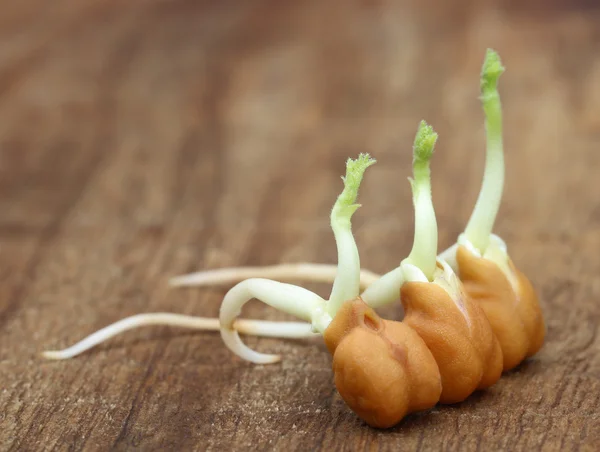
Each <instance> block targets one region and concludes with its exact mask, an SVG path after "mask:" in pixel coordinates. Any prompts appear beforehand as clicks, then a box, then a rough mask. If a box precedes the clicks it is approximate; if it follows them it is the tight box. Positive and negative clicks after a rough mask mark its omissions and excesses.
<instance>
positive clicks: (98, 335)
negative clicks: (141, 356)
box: [42, 312, 316, 360]
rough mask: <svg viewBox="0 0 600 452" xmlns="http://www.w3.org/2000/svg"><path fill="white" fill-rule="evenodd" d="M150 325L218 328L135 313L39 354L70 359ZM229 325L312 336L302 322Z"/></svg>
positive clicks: (213, 321)
mask: <svg viewBox="0 0 600 452" xmlns="http://www.w3.org/2000/svg"><path fill="white" fill-rule="evenodd" d="M151 325H159V326H172V327H179V328H192V329H197V330H204V331H219V329H220V324H219V319H217V318H206V317H194V316H189V315H182V314H171V313H167V312H156V313H150V314H137V315H133V316H131V317H126V318H124V319H121V320H119V321H118V322H115V323H113V324H111V325H108V326H106V327H104V328H102V329H101V330H98V331H96V332H95V333H92V334H91V335H89V336H88V337H86V338H84V339H82V340H81V341H79V342H77V343H76V344H74V345H72V346H71V347H68V348H66V349H64V350H52V351H46V352H43V353H42V356H44V357H45V358H48V359H55V360H60V359H69V358H73V357H75V356H77V355H80V354H81V353H83V352H85V351H87V350H89V349H91V348H93V347H95V346H97V345H99V344H101V343H102V342H105V341H107V340H109V339H110V338H112V337H114V336H116V335H118V334H121V333H124V332H125V331H129V330H133V329H136V328H140V327H144V326H151ZM233 327H234V328H235V329H236V330H237V331H239V332H240V333H242V334H250V335H254V336H264V337H278V338H294V339H299V338H305V337H312V336H316V334H315V333H313V332H312V330H311V325H310V324H309V323H304V322H274V321H264V320H236V321H235V322H234V325H233Z"/></svg>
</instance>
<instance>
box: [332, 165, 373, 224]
mask: <svg viewBox="0 0 600 452" xmlns="http://www.w3.org/2000/svg"><path fill="white" fill-rule="evenodd" d="M375 162H376V160H375V159H373V158H371V156H370V155H369V154H360V155H359V156H358V158H357V159H348V161H347V162H346V175H345V176H342V180H343V181H344V191H343V192H342V193H341V194H340V196H339V197H338V199H337V202H336V203H335V206H334V212H335V211H337V212H338V214H341V215H342V216H345V217H350V216H352V214H353V213H354V212H355V211H356V209H358V208H359V207H360V206H359V205H358V204H355V202H356V198H357V197H358V188H359V187H360V183H361V182H362V178H363V175H364V173H365V170H366V169H367V168H368V167H369V166H371V165H373V164H374V163H375Z"/></svg>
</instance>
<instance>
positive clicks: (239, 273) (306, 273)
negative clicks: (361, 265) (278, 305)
mask: <svg viewBox="0 0 600 452" xmlns="http://www.w3.org/2000/svg"><path fill="white" fill-rule="evenodd" d="M337 271H338V267H337V265H333V264H310V263H299V264H279V265H270V266H266V267H231V268H218V269H214V270H204V271H199V272H195V273H189V274H187V275H181V276H176V277H174V278H172V279H171V280H170V281H169V284H170V285H171V286H173V287H203V286H229V285H231V284H236V283H238V282H241V281H243V280H245V279H249V278H267V279H274V280H276V281H314V282H322V283H333V281H334V280H335V276H336V274H337ZM379 277H380V275H378V274H377V273H374V272H372V271H369V270H361V271H360V286H361V288H363V289H364V288H366V287H368V286H369V285H370V284H372V283H373V282H375V281H377V279H379Z"/></svg>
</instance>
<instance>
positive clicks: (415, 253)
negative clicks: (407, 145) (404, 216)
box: [405, 121, 438, 281]
mask: <svg viewBox="0 0 600 452" xmlns="http://www.w3.org/2000/svg"><path fill="white" fill-rule="evenodd" d="M437 138H438V135H437V133H435V132H434V130H433V128H432V127H431V126H428V125H427V123H426V122H425V121H421V123H420V124H419V130H418V131H417V135H416V137H415V143H414V145H413V177H414V179H411V181H410V182H411V188H412V193H413V204H414V209H415V235H414V241H413V247H412V250H411V252H410V254H409V256H408V257H407V258H406V259H405V262H407V263H409V264H412V265H414V266H415V267H417V268H419V269H420V270H421V271H422V272H423V273H424V274H425V276H426V277H427V279H428V280H429V281H432V280H433V274H434V272H435V269H436V257H437V256H436V254H437V241H438V237H437V221H436V218H435V210H434V208H433V201H432V199H431V171H430V169H429V163H430V160H431V157H432V155H433V151H434V148H435V143H436V141H437Z"/></svg>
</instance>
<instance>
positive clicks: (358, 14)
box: [0, 0, 600, 451]
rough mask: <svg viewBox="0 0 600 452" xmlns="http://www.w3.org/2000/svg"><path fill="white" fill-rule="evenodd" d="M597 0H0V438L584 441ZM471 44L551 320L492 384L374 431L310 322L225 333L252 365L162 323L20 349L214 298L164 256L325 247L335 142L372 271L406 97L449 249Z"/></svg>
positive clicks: (598, 344) (32, 447)
mask: <svg viewBox="0 0 600 452" xmlns="http://www.w3.org/2000/svg"><path fill="white" fill-rule="evenodd" d="M594 3H595V2H589V1H587V2H586V1H579V2H567V1H566V0H564V1H553V2H542V1H541V0H540V1H528V2H525V1H523V2H519V1H516V0H515V1H505V2H502V3H495V4H492V3H490V2H486V1H484V2H481V1H473V2H466V1H457V2H443V1H439V2H433V1H416V0H415V1H414V2H412V3H411V2H405V3H402V4H400V3H393V2H386V1H374V0H372V1H362V2H342V1H332V2H324V1H318V0H314V1H305V2H280V1H253V2H242V1H239V2H232V1H223V2H216V1H215V2H211V1H203V2H202V1H192V0H189V1H158V0H155V1H129V2H123V1H117V0H106V1H100V0H96V1H86V2H78V1H75V0H60V1H59V0H57V1H53V2H48V1H42V0H27V1H19V2H9V1H8V0H7V1H5V2H3V5H2V13H1V15H0V171H1V173H0V175H1V179H0V275H1V278H2V283H1V284H0V450H10V451H17V450H18V451H43V450H144V451H146V450H149V451H150V450H174V451H186V450H198V451H202V450H214V451H221V450H250V449H256V450H271V449H275V450H283V451H289V450H313V449H322V450H416V449H419V450H439V449H443V450H482V451H489V450H500V449H504V450H538V449H540V450H563V451H565V450H576V449H580V450H589V451H592V450H600V432H599V430H600V427H599V426H600V353H599V352H600V339H599V336H598V334H597V333H598V323H599V322H600V276H599V275H600V182H599V181H598V180H599V179H598V177H599V174H600V9H597V8H594V6H593V5H594ZM488 46H491V47H494V48H496V49H497V50H498V51H499V52H500V54H501V55H502V57H503V59H504V63H505V65H506V66H507V68H508V70H507V72H506V74H505V75H504V76H503V77H502V79H501V94H502V99H503V103H504V112H505V142H506V143H505V144H506V161H507V182H506V191H505V196H504V201H503V205H502V209H501V212H500V217H499V219H498V222H497V226H496V231H497V232H498V233H499V234H500V235H501V236H502V237H504V238H505V239H506V240H507V242H508V244H509V246H510V253H511V256H512V257H513V259H514V260H515V261H516V263H517V264H518V265H519V266H520V268H521V269H522V270H524V271H525V272H526V273H527V274H528V275H529V276H530V277H531V279H532V281H533V282H534V284H535V286H536V287H537V289H538V290H539V294H540V297H541V303H542V304H543V308H544V312H545V316H546V319H547V323H548V336H547V343H546V344H545V346H544V348H543V349H542V351H541V352H540V353H539V355H537V356H536V357H535V358H534V359H531V360H530V361H528V362H526V363H525V364H523V365H522V366H521V367H519V368H518V369H517V370H515V371H513V372H510V373H509V374H507V375H505V376H503V378H502V379H501V381H500V382H499V383H498V384H497V385H495V386H494V387H493V388H492V389H490V390H488V391H486V392H483V393H478V394H475V395H473V396H472V397H470V398H469V399H468V400H467V401H466V402H464V403H462V404H460V405H458V406H452V407H437V408H435V409H433V410H432V411H430V412H426V413H422V414H419V415H414V416H410V417H409V418H407V419H406V420H405V421H404V422H403V423H401V424H400V425H399V426H398V427H396V428H394V429H391V430H388V431H377V430H374V429H371V428H369V427H367V426H365V425H364V424H363V423H362V422H361V421H360V420H358V419H357V417H356V416H355V415H354V414H353V413H352V412H351V411H350V410H349V409H347V408H346V406H345V405H344V403H343V401H342V400H341V399H340V397H339V396H338V395H337V393H336V391H335V389H334V386H333V384H332V374H331V370H330V362H331V361H330V357H329V355H328V353H327V352H326V350H325V347H324V345H323V343H322V342H321V341H318V340H302V341H300V340H298V341H280V340H267V339H260V340H257V339H248V343H249V344H251V346H253V347H256V348H257V349H259V350H263V351H277V352H280V353H283V354H284V355H285V359H284V361H283V362H282V363H281V364H277V365H271V366H255V365H251V364H247V363H244V362H242V361H241V360H239V359H237V358H236V357H234V355H232V353H230V352H229V351H228V350H227V349H226V348H225V346H224V345H223V344H222V342H221V339H220V337H219V335H218V334H215V333H199V332H193V331H182V330H176V329H170V328H146V329H143V330H138V331H135V332H131V333H129V334H126V335H123V336H120V337H118V338H115V339H114V340H112V341H110V342H109V343H106V344H104V345H102V346H100V347H98V348H97V349H95V350H93V351H91V352H89V353H87V354H85V355H82V356H80V357H78V358H76V359H73V360H70V361H62V362H49V361H44V360H42V359H41V358H40V357H39V352H40V351H42V350H44V349H48V348H57V347H64V346H67V345H69V344H71V343H73V342H74V341H75V340H78V339H80V338H81V337H82V336H84V335H86V334H88V333H90V332H92V331H94V330H95V329H97V328H99V327H102V326H105V325H106V324H108V323H110V322H113V321H115V320H118V319H119V318H121V317H123V316H127V315H131V314H134V313H138V312H152V311H159V310H160V311H172V312H179V313H187V314H196V315H203V316H214V315H216V314H217V313H218V309H219V304H220V301H221V299H222V297H223V295H224V293H225V291H224V290H223V289H213V290H174V289H169V288H168V286H167V280H168V278H169V277H171V276H173V275H176V274H179V273H182V272H188V271H193V270H196V269H202V268H216V267H224V266H231V265H250V264H256V265H263V264H272V263H277V262H299V261H318V262H330V263H334V262H335V261H336V251H335V244H334V241H333V236H332V233H331V230H330V228H329V220H328V215H329V209H330V208H331V206H332V204H333V202H334V200H335V197H336V196H337V194H338V192H339V191H340V189H341V181H340V175H341V174H343V171H344V161H345V159H346V158H347V157H349V156H356V155H357V154H358V153H359V152H365V151H368V152H370V153H372V154H373V156H375V157H376V158H377V159H378V160H379V163H378V164H377V165H376V166H375V167H373V168H372V169H371V170H369V173H368V174H367V177H366V179H365V182H364V185H363V189H362V192H361V196H360V201H361V203H362V204H363V207H362V208H361V209H360V210H359V212H358V213H357V214H356V215H355V221H354V230H355V235H356V238H357V241H358V245H359V248H360V251H361V255H362V263H363V266H364V267H366V268H369V269H372V270H374V271H378V272H382V271H385V270H388V269H391V268H392V267H393V266H395V265H397V264H398V262H399V261H400V259H401V258H403V257H404V256H406V254H407V253H408V251H409V249H410V246H411V242H412V230H413V212H412V205H411V195H410V189H409V185H408V182H407V181H406V177H407V176H408V175H409V174H410V159H411V155H410V151H411V144H412V139H413V137H414V133H415V131H416V126H417V124H418V121H419V120H420V119H422V118H425V119H427V120H428V121H429V122H430V123H432V124H433V125H434V127H435V128H436V129H437V131H438V132H439V133H440V141H439V143H438V148H437V154H436V156H435V159H434V163H433V192H434V202H435V205H436V208H437V214H438V220H439V225H440V248H443V247H444V248H445V247H446V246H447V245H449V244H451V243H452V242H453V241H454V240H455V239H456V237H457V234H458V233H459V232H460V231H461V230H462V228H463V226H464V224H465V221H466V219H467V218H468V215H469V214H470V211H471V209H472V206H473V204H474V201H475V197H476V195H477V192H478V190H479V185H480V181H481V177H482V170H483V160H484V152H483V150H484V129H483V118H482V113H481V110H480V105H479V102H478V99H477V96H478V76H479V69H480V65H481V62H482V58H483V55H484V51H485V48H486V47H488ZM306 287H308V288H311V289H314V290H316V291H318V292H319V293H320V294H322V295H327V294H328V287H327V285H318V284H306ZM383 312H384V314H386V315H388V316H390V317H393V316H396V317H397V316H398V315H399V314H400V308H399V306H396V307H391V308H388V309H386V310H384V311H383ZM246 313H247V315H248V316H252V317H260V318H269V319H287V318H289V317H286V316H284V315H281V314H278V313H275V312H274V311H273V310H271V309H268V308H265V307H263V306H262V305H260V304H257V303H255V304H252V306H251V307H250V308H249V309H247V310H246Z"/></svg>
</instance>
